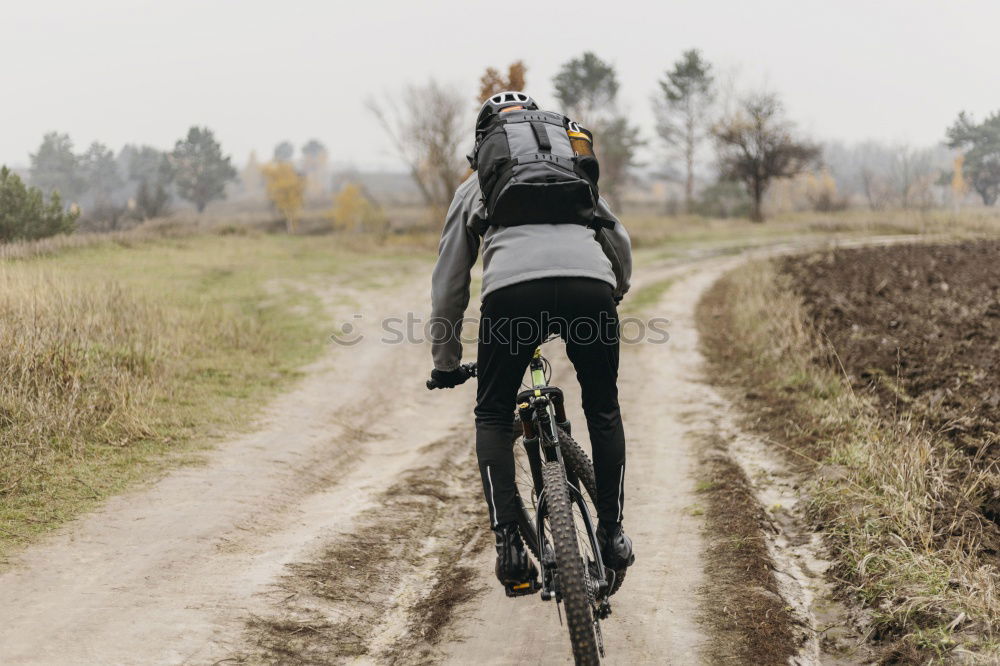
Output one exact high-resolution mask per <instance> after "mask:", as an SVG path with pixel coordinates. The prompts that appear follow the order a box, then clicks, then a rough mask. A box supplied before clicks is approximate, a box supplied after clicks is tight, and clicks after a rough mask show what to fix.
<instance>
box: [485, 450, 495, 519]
mask: <svg viewBox="0 0 1000 666" xmlns="http://www.w3.org/2000/svg"><path fill="white" fill-rule="evenodd" d="M486 478H487V479H488V480H489V482H490V496H489V501H488V502H487V504H489V507H490V524H491V525H492V526H493V527H496V526H497V506H496V502H495V501H494V499H493V475H492V474H491V473H490V466H489V465H487V466H486Z"/></svg>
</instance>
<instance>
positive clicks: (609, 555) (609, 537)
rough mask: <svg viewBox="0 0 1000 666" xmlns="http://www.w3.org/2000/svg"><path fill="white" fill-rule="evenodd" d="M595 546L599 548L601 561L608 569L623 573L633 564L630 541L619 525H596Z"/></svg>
mask: <svg viewBox="0 0 1000 666" xmlns="http://www.w3.org/2000/svg"><path fill="white" fill-rule="evenodd" d="M597 545H598V546H600V547H601V559H602V560H604V566H605V567H607V568H608V569H614V570H615V571H624V570H625V569H627V568H628V567H630V566H632V564H633V563H634V562H635V554H634V553H633V552H632V540H631V539H629V538H628V537H627V536H625V532H624V531H623V530H622V524H621V523H614V524H612V525H611V526H607V525H605V524H604V523H598V525H597Z"/></svg>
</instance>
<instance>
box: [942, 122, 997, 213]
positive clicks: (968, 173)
mask: <svg viewBox="0 0 1000 666" xmlns="http://www.w3.org/2000/svg"><path fill="white" fill-rule="evenodd" d="M947 136H948V146H949V147H951V148H959V149H962V150H964V151H966V152H965V155H964V159H963V160H962V173H963V175H964V176H965V180H966V181H968V183H969V184H970V185H971V186H972V188H973V189H974V190H975V191H976V192H977V193H978V194H979V196H980V197H982V199H983V203H984V204H985V205H987V206H992V205H993V204H995V203H996V201H997V198H998V197H1000V112H997V113H994V114H993V115H990V116H987V118H986V119H985V120H984V121H983V122H981V123H979V124H977V123H976V122H975V121H974V120H973V119H972V117H971V116H969V115H968V114H966V113H965V112H964V111H963V112H962V113H960V114H958V119H957V120H956V121H955V123H954V124H953V125H952V126H951V127H949V128H948V131H947Z"/></svg>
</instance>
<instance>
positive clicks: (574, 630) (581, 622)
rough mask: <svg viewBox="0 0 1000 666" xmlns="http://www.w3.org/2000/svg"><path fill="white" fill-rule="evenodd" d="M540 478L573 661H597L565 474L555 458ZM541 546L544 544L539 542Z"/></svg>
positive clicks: (589, 600) (591, 611)
mask: <svg viewBox="0 0 1000 666" xmlns="http://www.w3.org/2000/svg"><path fill="white" fill-rule="evenodd" d="M542 479H543V481H544V484H545V487H544V495H545V501H544V507H543V511H542V520H543V521H544V523H545V526H546V528H547V529H545V532H546V535H547V537H548V539H550V540H551V542H552V543H551V546H552V550H553V551H554V555H555V560H556V569H555V571H556V576H557V577H558V578H557V589H558V593H559V595H560V597H561V600H562V604H563V608H564V610H565V611H566V625H567V628H568V629H569V637H570V644H571V646H572V648H573V658H574V660H575V661H576V663H577V664H586V665H590V664H599V663H600V657H599V651H600V648H599V646H598V642H597V634H596V629H597V618H595V616H594V604H593V590H592V589H590V588H591V585H590V583H589V581H590V573H589V571H588V568H587V563H586V562H585V561H584V559H583V557H581V554H580V544H579V542H578V540H577V538H578V532H577V526H576V520H575V519H574V516H573V507H574V506H575V504H574V502H573V501H572V500H571V499H570V490H569V486H568V484H567V482H566V474H565V471H564V470H563V467H562V465H560V464H559V463H558V462H556V461H553V462H546V463H544V464H543V465H542ZM543 547H544V545H543Z"/></svg>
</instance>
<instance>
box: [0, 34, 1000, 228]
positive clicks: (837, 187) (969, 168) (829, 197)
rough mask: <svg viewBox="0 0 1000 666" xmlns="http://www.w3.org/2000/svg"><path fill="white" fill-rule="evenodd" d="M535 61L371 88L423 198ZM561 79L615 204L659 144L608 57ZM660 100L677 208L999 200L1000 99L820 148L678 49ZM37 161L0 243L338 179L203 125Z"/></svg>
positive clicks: (578, 63)
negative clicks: (242, 152) (781, 190)
mask: <svg viewBox="0 0 1000 666" xmlns="http://www.w3.org/2000/svg"><path fill="white" fill-rule="evenodd" d="M527 72H528V68H527V66H526V65H525V63H524V62H523V61H516V62H514V63H512V64H511V65H510V66H509V67H508V68H507V69H506V71H505V72H501V71H500V70H498V69H496V68H493V67H488V68H487V69H486V70H485V72H484V74H483V75H482V77H481V78H480V80H479V89H478V92H477V94H476V95H475V96H474V99H470V98H469V97H467V96H466V95H465V93H462V92H461V91H457V90H455V89H454V88H451V87H448V86H445V85H443V84H441V83H439V82H437V81H435V80H433V79H431V80H429V81H428V82H427V83H425V84H413V85H409V86H406V87H404V88H403V89H402V90H400V91H398V92H397V93H396V94H387V95H383V96H382V97H381V98H374V97H372V98H369V99H368V100H367V104H366V106H367V108H368V110H369V111H370V112H371V113H372V115H373V116H374V118H375V119H376V121H377V122H378V124H379V125H380V127H381V128H382V129H383V131H384V132H385V134H386V136H387V137H388V138H389V139H390V142H391V143H392V145H393V146H394V147H395V149H396V151H397V155H398V157H399V158H400V159H401V160H402V161H403V162H404V163H405V164H406V165H407V167H408V170H409V175H410V176H411V178H412V180H413V182H414V183H415V185H416V187H417V189H418V191H419V193H420V196H421V198H422V199H423V201H424V203H425V204H426V205H428V206H430V207H432V208H434V209H441V208H444V207H447V205H448V204H449V202H450V200H451V197H452V194H453V193H454V191H455V189H456V188H457V186H458V185H459V184H460V183H461V181H462V180H463V179H464V178H465V177H466V176H467V175H468V174H469V167H468V164H467V162H466V160H465V151H466V150H467V149H468V148H469V147H470V146H471V143H472V141H473V137H474V133H473V129H472V125H473V123H472V117H473V115H474V113H475V112H476V111H477V110H478V108H479V106H480V104H481V103H482V101H483V100H485V99H486V98H487V97H489V96H490V95H492V94H495V93H496V92H500V91H503V90H512V89H515V90H525V89H528V85H527V80H526V77H527ZM552 87H553V90H554V93H555V98H556V100H557V102H558V109H559V110H561V111H563V112H564V113H566V114H567V115H569V116H571V117H572V118H574V119H575V120H577V121H578V122H580V123H581V124H583V125H584V126H586V127H588V128H590V129H591V130H593V131H594V134H595V151H596V153H597V155H598V157H599V159H600V162H601V180H600V189H601V192H602V194H603V195H604V196H605V197H607V198H608V199H609V200H611V202H612V203H613V204H614V205H616V206H620V204H621V203H622V199H623V197H624V190H625V187H626V185H627V184H628V183H629V181H630V180H632V179H633V178H634V175H635V171H636V167H639V166H648V165H641V164H639V162H638V159H637V155H638V151H639V150H640V148H642V147H643V146H647V145H650V143H651V142H650V141H649V140H648V139H647V138H645V137H643V135H642V133H641V131H640V129H639V128H638V127H637V126H636V125H635V124H634V123H633V122H632V121H631V120H630V119H629V114H628V111H627V109H625V108H623V104H622V102H621V100H620V98H619V88H620V86H619V82H618V77H617V72H616V70H615V67H614V66H613V65H612V64H610V63H609V62H606V61H604V60H602V59H601V58H600V57H598V56H597V55H596V54H594V53H592V52H585V53H583V54H581V55H580V56H578V57H575V58H571V59H570V60H568V61H567V62H565V63H563V65H562V66H561V67H560V68H559V70H558V72H557V73H556V75H555V76H554V78H553V80H552ZM651 104H652V106H653V111H654V114H655V121H656V122H655V128H654V129H655V139H654V142H653V147H655V148H656V149H657V150H656V151H655V153H656V155H657V161H658V164H657V165H656V166H654V167H653V168H652V169H651V170H650V171H651V173H653V174H655V175H656V176H657V177H660V178H663V179H664V180H666V181H669V182H673V183H676V184H677V185H678V187H679V189H680V191H681V192H682V197H681V200H680V201H676V200H675V199H673V198H671V199H670V200H668V201H665V202H664V204H665V207H666V208H668V212H685V213H688V214H696V215H704V216H723V217H725V216H747V217H749V218H750V219H751V220H753V221H762V220H763V219H764V212H765V211H764V204H765V200H766V197H767V195H768V193H769V192H770V191H771V190H772V189H773V188H772V185H773V184H774V183H776V182H778V181H789V180H790V179H794V178H796V177H801V176H806V177H808V182H807V185H808V187H807V188H806V189H807V195H806V197H807V199H808V202H809V205H810V206H811V207H813V208H814V209H816V210H821V211H831V210H838V209H840V208H844V207H846V206H847V205H848V203H849V198H850V197H854V198H857V199H860V200H861V201H862V202H863V203H864V205H867V206H868V207H869V208H870V209H872V210H879V209H884V208H888V207H892V206H898V207H901V208H904V209H908V208H926V207H930V206H932V205H935V197H934V188H935V187H938V188H946V189H948V190H949V191H950V193H951V196H952V199H953V201H955V202H956V203H957V202H960V201H961V200H962V199H963V198H964V197H965V196H966V194H967V193H968V192H970V191H971V192H975V193H976V194H977V195H978V197H979V198H980V199H981V201H982V203H983V205H986V206H992V205H994V204H995V203H996V202H997V200H998V198H1000V111H998V112H996V113H993V114H990V115H988V116H987V117H986V118H984V119H983V120H981V121H978V122H977V121H976V120H975V119H974V118H973V117H972V116H971V115H969V114H967V113H965V112H961V113H960V114H959V115H958V118H957V119H956V121H955V122H954V123H953V124H952V125H951V126H950V127H948V128H947V130H946V132H945V140H944V141H943V142H942V144H941V145H939V146H935V147H930V148H924V149H914V148H912V147H910V146H906V145H887V144H883V143H880V142H876V141H869V142H863V143H857V144H843V143H837V142H831V143H827V144H825V145H820V144H819V143H817V142H814V141H811V140H809V139H808V138H806V137H804V136H802V135H801V134H800V132H799V131H798V130H797V129H796V126H795V124H794V123H793V122H792V121H791V120H790V119H789V118H788V116H787V114H786V112H785V109H784V106H783V104H782V102H781V99H780V97H779V96H778V95H777V93H775V92H772V91H766V90H756V91H750V92H747V93H744V94H740V95H737V94H735V93H733V91H732V90H731V89H727V88H726V87H725V86H721V85H720V84H719V82H718V80H717V75H716V71H715V68H714V67H713V65H712V64H711V63H710V62H709V61H708V60H706V59H705V57H704V56H703V55H702V54H701V52H700V51H698V50H697V49H689V50H687V51H684V52H683V53H682V55H681V56H680V58H679V59H678V60H677V61H675V62H674V63H672V65H671V66H670V67H669V68H667V69H666V70H665V71H664V73H663V75H662V77H661V78H660V79H659V80H658V81H657V82H656V88H655V90H654V92H653V94H652V95H651ZM30 160H31V162H30V168H29V170H28V173H27V181H28V182H27V183H25V182H23V180H22V179H21V177H20V176H19V175H18V174H16V173H13V172H11V171H10V170H9V169H6V167H4V169H5V170H4V172H3V174H2V177H0V241H7V240H13V239H17V238H34V237H40V236H44V235H50V234H52V233H65V232H67V231H69V230H72V229H73V228H75V227H76V226H77V225H78V223H79V224H82V225H83V226H84V228H87V229H89V230H108V229H111V230H113V229H117V228H120V227H122V226H123V225H126V224H135V223H138V222H140V221H142V220H146V219H150V218H154V217H158V216H162V215H164V214H166V213H167V212H168V210H169V208H170V203H171V201H172V200H174V199H181V200H184V201H187V202H189V203H190V204H191V205H192V206H193V207H194V208H195V209H196V210H197V211H198V212H199V213H200V212H202V211H203V210H204V209H205V207H206V206H207V205H208V204H209V203H210V202H212V201H216V200H219V199H223V198H225V196H226V190H227V185H228V184H230V183H232V182H234V181H238V182H240V183H241V184H242V192H243V193H244V194H248V193H261V195H263V196H265V197H266V199H267V200H268V201H269V202H270V204H271V206H272V208H273V209H274V210H275V211H276V212H278V213H279V214H280V215H281V216H282V218H283V219H284V220H285V222H286V225H287V226H288V229H289V230H290V231H294V230H295V229H296V224H297V220H298V217H299V215H300V212H301V210H302V208H303V204H304V200H305V197H306V195H307V194H308V193H310V192H312V193H313V194H327V193H329V191H330V189H331V183H330V180H331V178H330V172H329V152H328V150H327V148H326V146H324V145H323V144H322V143H321V142H319V141H318V140H316V139H312V140H310V141H308V142H307V143H305V144H304V145H303V146H302V147H301V149H300V151H299V156H298V158H297V159H296V154H295V147H294V145H293V144H292V143H291V142H288V141H282V142H280V143H279V144H278V145H277V146H275V148H274V152H273V155H272V157H271V159H270V161H268V162H266V163H263V164H261V163H259V162H258V161H257V158H256V154H254V153H251V156H250V159H249V160H248V162H247V164H246V166H245V168H244V169H243V170H242V172H241V173H239V174H238V173H237V171H236V169H235V168H234V166H233V164H232V158H231V157H230V156H229V155H226V154H224V152H223V150H222V147H221V145H220V143H219V142H218V140H217V139H216V138H215V135H214V133H213V132H212V131H211V130H210V129H208V128H205V127H197V126H195V127H191V128H190V130H189V131H188V133H187V134H186V135H185V136H184V137H182V138H180V139H178V140H177V142H176V143H175V145H174V147H173V149H171V150H166V151H165V150H160V149H158V148H155V147H152V146H147V145H131V144H130V145H126V146H124V147H123V148H122V149H121V150H120V151H119V152H118V153H117V154H116V153H114V152H113V151H112V150H111V149H110V148H108V147H107V146H106V145H104V144H102V143H100V142H94V143H92V144H91V145H90V146H89V147H88V148H87V149H86V150H85V151H83V152H82V153H76V152H75V151H74V148H73V143H72V141H71V140H70V137H69V136H68V135H66V134H60V133H58V132H51V133H49V134H46V135H45V137H44V138H43V140H42V143H41V145H40V146H39V148H38V150H37V151H36V152H34V153H32V154H31V156H30ZM342 189H344V190H349V191H348V192H347V193H346V194H345V195H344V200H343V201H336V200H335V202H334V206H335V208H336V209H339V210H341V211H342V212H343V214H342V216H341V217H343V218H344V219H349V220H354V221H352V222H346V223H337V224H338V225H339V228H356V229H362V228H368V227H369V226H371V225H372V224H375V226H379V225H382V223H383V222H384V220H383V219H382V218H383V217H384V216H382V215H381V213H380V212H379V210H378V205H377V203H375V202H374V200H373V198H372V197H371V196H369V195H368V193H367V192H365V190H364V188H363V187H361V186H360V185H359V184H358V183H348V184H347V185H346V186H345V187H343V188H342ZM340 194H343V192H341V193H340ZM340 194H338V195H337V196H340ZM46 197H48V201H46ZM356 211H364V215H361V217H358V215H360V213H357V212H356ZM373 220H377V221H378V222H377V224H376V223H375V222H373Z"/></svg>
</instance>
